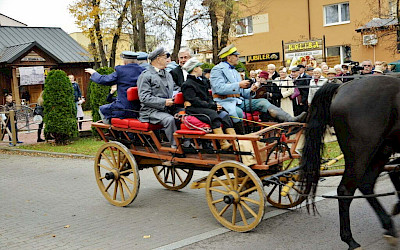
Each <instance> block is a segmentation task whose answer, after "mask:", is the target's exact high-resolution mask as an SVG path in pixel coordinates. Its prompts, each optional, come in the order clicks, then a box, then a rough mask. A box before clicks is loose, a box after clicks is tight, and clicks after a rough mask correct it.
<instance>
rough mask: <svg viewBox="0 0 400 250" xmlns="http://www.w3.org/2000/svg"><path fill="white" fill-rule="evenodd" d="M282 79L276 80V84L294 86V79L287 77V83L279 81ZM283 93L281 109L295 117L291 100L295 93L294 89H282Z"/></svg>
mask: <svg viewBox="0 0 400 250" xmlns="http://www.w3.org/2000/svg"><path fill="white" fill-rule="evenodd" d="M279 80H280V77H278V78H275V81H274V82H275V83H276V85H278V86H294V85H293V81H292V78H290V77H289V76H287V77H286V78H285V79H284V80H285V81H279ZM281 93H282V99H281V108H282V109H283V110H284V111H285V112H287V113H289V114H290V115H291V116H293V115H294V114H293V102H292V99H290V96H291V95H292V94H293V93H294V88H281Z"/></svg>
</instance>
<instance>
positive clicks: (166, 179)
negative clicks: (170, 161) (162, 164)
mask: <svg viewBox="0 0 400 250" xmlns="http://www.w3.org/2000/svg"><path fill="white" fill-rule="evenodd" d="M169 171H170V168H167V172H164V182H167V181H168V176H169Z"/></svg>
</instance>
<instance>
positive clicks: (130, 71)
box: [85, 51, 144, 124]
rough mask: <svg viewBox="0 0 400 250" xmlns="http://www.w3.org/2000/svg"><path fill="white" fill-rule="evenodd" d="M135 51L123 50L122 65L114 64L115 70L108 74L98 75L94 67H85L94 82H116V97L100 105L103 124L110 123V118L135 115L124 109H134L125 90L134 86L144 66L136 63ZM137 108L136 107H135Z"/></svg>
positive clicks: (105, 83)
mask: <svg viewBox="0 0 400 250" xmlns="http://www.w3.org/2000/svg"><path fill="white" fill-rule="evenodd" d="M137 56H138V54H137V53H134V52H131V51H124V52H122V54H121V57H122V59H123V60H124V65H122V66H116V67H115V72H113V73H112V74H110V75H100V74H99V73H97V72H96V70H94V69H85V72H86V73H89V74H90V75H91V76H90V80H92V81H93V82H95V83H98V84H102V85H107V86H112V85H115V84H117V86H118V87H117V93H118V96H117V99H116V100H115V101H113V102H112V103H110V104H105V105H102V106H100V109H99V114H100V116H101V119H102V120H103V122H104V123H105V124H110V120H111V118H121V119H123V118H128V117H136V113H134V112H132V111H126V110H129V109H130V110H134V109H136V108H135V107H134V104H133V103H132V102H130V101H128V99H127V96H126V92H127V90H128V88H130V87H136V82H137V80H138V77H139V75H140V74H141V73H142V72H143V71H144V68H143V67H141V66H139V65H138V64H137ZM137 108H138V107H137Z"/></svg>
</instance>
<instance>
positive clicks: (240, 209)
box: [238, 203, 249, 226]
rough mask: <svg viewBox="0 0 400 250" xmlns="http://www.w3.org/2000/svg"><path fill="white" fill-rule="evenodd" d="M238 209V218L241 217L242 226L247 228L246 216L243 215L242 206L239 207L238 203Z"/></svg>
mask: <svg viewBox="0 0 400 250" xmlns="http://www.w3.org/2000/svg"><path fill="white" fill-rule="evenodd" d="M238 208H239V213H240V216H241V217H242V220H243V223H244V225H246V226H248V225H249V223H247V219H246V216H245V214H244V211H243V208H242V205H241V204H240V203H238Z"/></svg>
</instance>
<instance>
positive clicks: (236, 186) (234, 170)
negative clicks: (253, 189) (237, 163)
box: [233, 168, 239, 190]
mask: <svg viewBox="0 0 400 250" xmlns="http://www.w3.org/2000/svg"><path fill="white" fill-rule="evenodd" d="M233 175H234V177H235V179H234V180H233V182H234V186H233V189H234V190H236V189H237V188H238V178H239V173H238V169H237V168H234V169H233Z"/></svg>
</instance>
